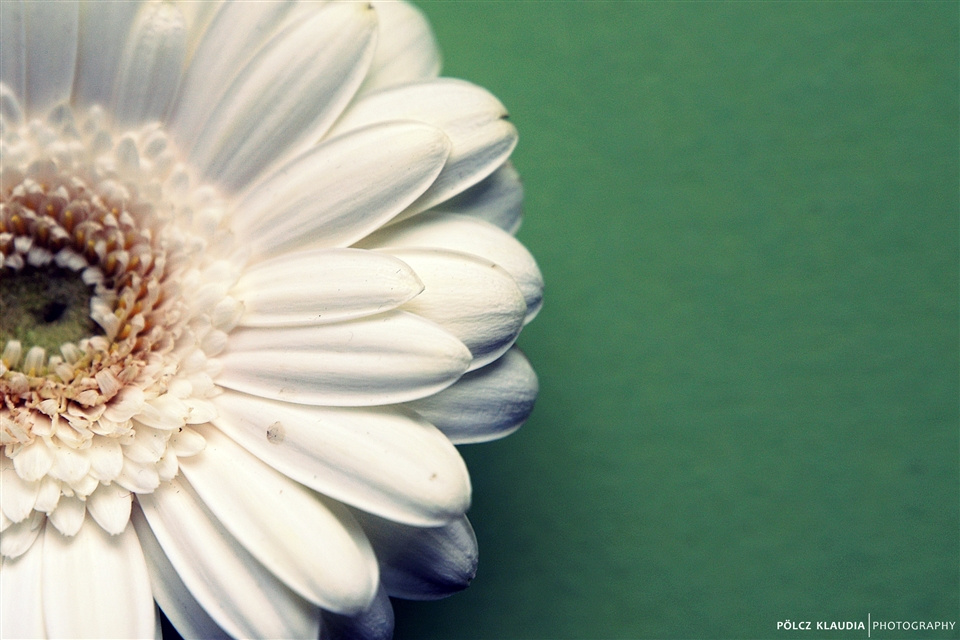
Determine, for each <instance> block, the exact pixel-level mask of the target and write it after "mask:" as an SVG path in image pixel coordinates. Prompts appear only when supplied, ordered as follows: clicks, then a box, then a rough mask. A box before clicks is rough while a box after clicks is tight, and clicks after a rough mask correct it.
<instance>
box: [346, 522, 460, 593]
mask: <svg viewBox="0 0 960 640" xmlns="http://www.w3.org/2000/svg"><path fill="white" fill-rule="evenodd" d="M356 515H357V519H358V520H359V521H360V523H361V524H362V525H363V530H364V531H366V532H367V535H368V537H369V538H370V544H372V545H373V548H374V550H375V551H376V552H377V559H378V560H379V561H380V569H381V574H380V580H381V582H382V583H383V586H384V587H386V590H387V593H389V594H390V595H391V596H395V597H400V598H406V599H409V600H434V599H436V598H443V597H446V596H448V595H450V594H452V593H456V592H457V591H461V590H463V589H465V588H467V586H469V584H470V581H471V580H473V577H474V575H476V573H477V559H478V553H477V537H476V536H475V535H474V533H473V527H471V526H470V521H469V520H467V517H466V516H462V517H460V518H457V519H456V520H454V521H452V522H450V523H448V524H446V525H444V526H442V527H431V528H425V527H410V526H406V525H402V524H398V523H396V522H391V521H389V520H384V519H383V518H378V517H376V516H372V515H370V514H367V513H357V514H356Z"/></svg>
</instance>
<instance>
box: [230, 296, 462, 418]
mask: <svg viewBox="0 0 960 640" xmlns="http://www.w3.org/2000/svg"><path fill="white" fill-rule="evenodd" d="M219 360H220V363H221V365H222V367H223V371H222V372H221V373H220V375H219V376H218V377H217V384H219V385H220V386H222V387H226V388H229V389H236V390H237V391H243V392H245V393H250V394H253V395H257V396H261V397H265V398H273V399H276V400H283V401H285V402H295V403H301V404H323V405H333V406H370V405H379V404H392V403H395V402H405V401H407V400H413V399H416V398H421V397H423V396H426V395H430V394H431V393H436V392H437V391H439V390H440V389H443V388H445V387H447V386H449V385H450V384H452V383H453V382H454V381H455V380H457V379H458V378H459V377H460V376H461V375H462V374H463V373H464V372H465V371H466V370H467V367H468V366H469V364H470V361H471V356H470V352H469V351H468V350H467V348H466V347H465V346H463V343H461V342H460V341H459V340H457V339H456V338H455V337H453V336H452V335H450V334H449V333H447V332H446V331H444V330H443V329H441V328H440V327H438V326H437V325H435V324H433V323H432V322H429V321H427V320H423V319H421V318H418V317H416V316H414V315H412V314H408V313H404V312H399V311H390V312H387V313H384V314H380V315H376V316H370V317H369V318H363V319H361V320H352V321H349V322H337V323H334V324H328V325H319V326H315V327H291V328H282V329H252V328H250V329H238V330H236V331H234V332H233V333H232V334H231V335H230V343H229V346H228V348H227V351H226V352H225V353H224V354H223V355H221V356H220V358H219Z"/></svg>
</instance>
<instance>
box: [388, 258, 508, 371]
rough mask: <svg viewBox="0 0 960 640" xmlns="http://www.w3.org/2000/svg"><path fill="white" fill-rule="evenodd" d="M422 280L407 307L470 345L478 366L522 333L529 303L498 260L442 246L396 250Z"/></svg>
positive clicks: (474, 362)
mask: <svg viewBox="0 0 960 640" xmlns="http://www.w3.org/2000/svg"><path fill="white" fill-rule="evenodd" d="M391 253H392V254H393V255H395V256H397V257H399V258H400V259H401V260H403V261H404V262H406V263H407V264H409V265H410V266H411V267H413V269H414V270H415V271H416V272H417V275H418V276H420V279H421V280H423V283H424V290H423V293H421V294H420V295H419V296H417V297H416V298H414V299H413V300H411V301H410V302H408V303H407V304H405V305H404V306H403V309H405V310H407V311H412V312H414V313H416V314H417V315H419V316H423V317H425V318H429V319H430V320H433V321H434V322H436V323H437V324H439V325H440V326H442V327H443V328H444V329H447V330H448V331H449V332H450V333H452V334H453V335H455V336H457V338H459V339H460V341H461V342H463V344H465V345H466V346H467V348H468V349H470V353H471V354H472V355H473V362H472V363H471V364H470V369H471V370H472V369H477V368H479V367H482V366H483V365H485V364H487V363H489V362H492V361H493V360H496V359H497V358H498V357H500V355H501V354H503V352H505V351H506V350H507V349H509V348H510V346H511V345H512V344H513V343H514V341H515V340H516V339H517V336H518V335H520V329H522V328H523V318H524V314H525V313H526V309H527V307H526V304H525V303H524V300H523V295H522V294H521V293H520V289H519V288H517V283H516V282H514V280H513V278H511V277H510V274H508V273H507V272H506V271H504V270H503V269H501V268H500V267H498V266H497V265H496V264H494V263H492V262H490V261H489V260H485V259H483V258H480V257H478V256H472V255H469V254H465V253H456V252H453V251H445V250H441V249H393V250H391Z"/></svg>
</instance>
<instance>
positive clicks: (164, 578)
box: [131, 505, 249, 640]
mask: <svg viewBox="0 0 960 640" xmlns="http://www.w3.org/2000/svg"><path fill="white" fill-rule="evenodd" d="M131 520H132V522H133V525H134V527H135V528H136V531H137V539H139V540H140V547H141V548H142V549H143V555H144V557H146V558H147V559H148V560H147V572H148V573H149V574H150V589H151V591H152V592H153V599H154V600H156V602H157V604H158V605H159V606H160V608H161V609H162V610H163V612H164V614H165V615H166V616H167V618H168V619H169V620H170V622H171V623H172V624H173V626H174V628H176V630H177V633H179V634H180V636H181V637H182V638H185V639H186V640H193V639H195V638H196V639H198V640H215V639H217V640H219V639H221V638H222V639H223V640H227V639H228V638H230V636H229V635H228V634H227V633H226V632H225V631H224V630H223V629H221V628H220V626H219V625H218V624H217V623H216V622H215V621H214V620H213V618H211V617H210V615H209V613H207V611H206V610H204V608H203V606H202V605H201V604H200V603H199V602H197V600H196V599H195V598H194V597H193V595H192V594H191V593H190V591H189V590H188V589H187V587H186V585H184V584H183V581H182V580H181V579H180V576H179V575H178V574H177V571H176V569H174V568H173V565H171V564H170V560H169V559H168V558H167V556H166V554H165V553H164V551H163V548H162V547H161V546H160V543H159V542H157V539H156V537H155V536H154V535H153V530H152V529H150V525H149V524H148V523H147V521H146V519H145V518H144V515H143V512H142V511H141V510H140V508H139V505H138V506H137V507H136V508H135V509H134V510H133V513H132V514H131ZM222 570H223V571H226V568H225V567H224V568H222ZM223 597H229V596H228V595H226V594H223ZM247 597H248V598H249V594H248V596H247ZM246 602H247V603H249V599H246Z"/></svg>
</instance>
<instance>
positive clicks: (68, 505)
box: [47, 496, 87, 537]
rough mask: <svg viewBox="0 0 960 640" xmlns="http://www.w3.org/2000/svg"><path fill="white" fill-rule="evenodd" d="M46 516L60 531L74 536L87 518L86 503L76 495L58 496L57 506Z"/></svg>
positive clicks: (68, 535)
mask: <svg viewBox="0 0 960 640" xmlns="http://www.w3.org/2000/svg"><path fill="white" fill-rule="evenodd" d="M47 517H48V519H49V520H50V524H52V525H53V526H54V527H55V528H56V529H57V530H58V531H59V532H60V533H62V534H63V535H65V536H67V537H70V536H75V535H76V534H77V532H78V531H80V527H82V526H83V523H84V521H85V520H86V518H87V503H86V502H85V501H83V500H80V499H79V498H77V497H76V496H60V500H59V501H58V502H57V508H56V509H54V510H53V511H51V512H50V514H49V515H48V516H47ZM47 528H48V529H49V528H50V527H47Z"/></svg>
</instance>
